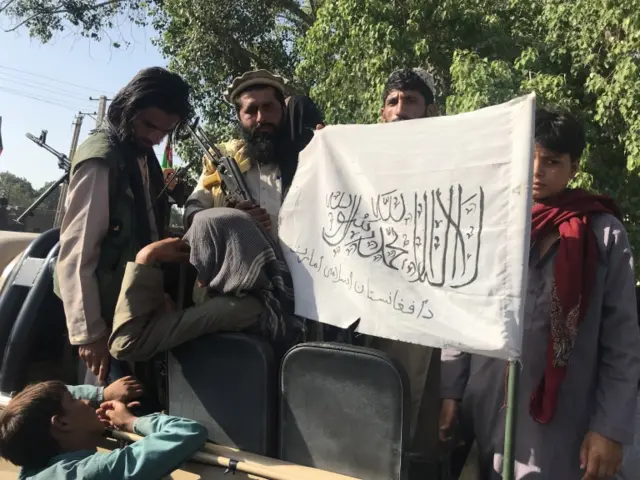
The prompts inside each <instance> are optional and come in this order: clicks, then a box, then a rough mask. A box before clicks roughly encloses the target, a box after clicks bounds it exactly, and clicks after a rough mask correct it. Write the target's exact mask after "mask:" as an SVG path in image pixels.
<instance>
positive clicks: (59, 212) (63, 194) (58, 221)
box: [53, 113, 84, 228]
mask: <svg viewBox="0 0 640 480" xmlns="http://www.w3.org/2000/svg"><path fill="white" fill-rule="evenodd" d="M83 118H84V115H82V114H81V113H79V114H78V115H76V119H75V121H74V122H73V137H72V139H71V147H70V148H69V161H72V160H73V155H74V153H76V148H77V147H78V140H79V139H80V130H81V129H82V120H83ZM66 199H67V182H65V183H63V184H62V185H60V197H59V198H58V207H57V208H56V217H55V219H54V221H53V228H58V227H60V225H62V219H63V218H64V212H65V202H66Z"/></svg>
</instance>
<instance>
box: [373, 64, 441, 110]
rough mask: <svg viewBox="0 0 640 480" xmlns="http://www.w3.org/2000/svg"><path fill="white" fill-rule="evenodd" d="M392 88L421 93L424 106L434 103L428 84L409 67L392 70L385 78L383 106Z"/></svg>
mask: <svg viewBox="0 0 640 480" xmlns="http://www.w3.org/2000/svg"><path fill="white" fill-rule="evenodd" d="M393 90H400V91H401V92H405V91H407V90H413V91H415V92H419V93H420V95H422V98H424V104H425V106H429V105H433V104H434V103H435V99H434V97H433V92H432V91H431V89H430V88H429V86H428V85H427V84H426V83H425V81H424V80H423V79H422V77H421V76H420V75H418V74H417V73H416V72H414V71H413V70H411V69H410V68H405V69H403V70H398V71H396V72H393V73H392V74H391V75H390V76H389V78H388V79H387V83H386V84H385V86H384V91H383V92H382V105H383V106H384V104H385V102H386V101H387V97H388V96H389V94H390V93H391V92H392V91H393Z"/></svg>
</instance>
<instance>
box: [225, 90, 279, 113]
mask: <svg viewBox="0 0 640 480" xmlns="http://www.w3.org/2000/svg"><path fill="white" fill-rule="evenodd" d="M265 88H270V89H272V90H273V91H274V93H275V96H276V100H278V102H279V103H280V105H281V106H282V108H283V109H284V107H285V101H284V94H283V93H282V92H281V91H280V90H278V89H277V88H275V87H273V86H271V85H267V84H258V85H251V86H250V87H247V88H244V89H242V90H240V91H239V92H238V93H236V95H235V96H234V97H233V105H234V107H236V114H239V113H240V108H241V107H242V103H241V102H240V97H241V96H242V95H243V94H245V93H247V92H255V91H257V90H264V89H265Z"/></svg>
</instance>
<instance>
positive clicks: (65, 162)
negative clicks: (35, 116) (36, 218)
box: [14, 130, 71, 225]
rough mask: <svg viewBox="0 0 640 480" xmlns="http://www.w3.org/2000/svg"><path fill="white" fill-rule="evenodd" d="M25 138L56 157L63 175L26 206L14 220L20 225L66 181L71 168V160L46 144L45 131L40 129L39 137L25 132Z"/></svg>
mask: <svg viewBox="0 0 640 480" xmlns="http://www.w3.org/2000/svg"><path fill="white" fill-rule="evenodd" d="M26 136H27V138H28V139H29V140H31V141H32V142H34V143H35V144H36V145H38V146H40V147H42V148H44V149H45V150H46V151H47V152H49V153H51V154H52V155H54V156H55V157H56V158H57V159H58V167H59V168H60V169H62V170H63V171H64V175H62V176H61V177H60V178H59V179H58V180H56V181H55V182H54V183H52V184H51V186H50V187H49V188H47V189H46V190H45V191H44V192H42V195H40V196H39V197H38V198H37V199H36V200H35V201H34V202H33V203H32V204H31V205H30V206H29V208H27V209H26V210H25V211H24V213H23V214H22V215H20V217H18V218H17V219H16V220H14V221H15V222H16V223H18V224H20V225H22V221H23V220H24V219H25V218H27V217H28V216H29V215H31V214H32V212H33V211H34V210H35V209H36V208H38V207H39V206H40V204H41V203H42V202H44V201H45V200H46V198H47V197H48V196H49V195H51V194H52V193H53V191H54V190H55V189H56V188H58V187H59V186H60V185H62V184H63V183H64V182H66V181H67V180H68V178H69V170H70V169H71V162H70V161H69V158H68V157H67V156H66V155H65V154H64V153H60V152H59V151H57V150H56V149H55V148H51V147H50V146H49V145H47V131H46V130H42V132H41V133H40V136H39V137H36V136H35V135H32V134H31V133H27V134H26Z"/></svg>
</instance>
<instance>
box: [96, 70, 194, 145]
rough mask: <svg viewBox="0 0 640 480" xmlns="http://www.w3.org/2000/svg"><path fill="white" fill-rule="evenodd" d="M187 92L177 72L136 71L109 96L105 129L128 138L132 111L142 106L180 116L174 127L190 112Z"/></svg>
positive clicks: (136, 110) (122, 137) (130, 129)
mask: <svg viewBox="0 0 640 480" xmlns="http://www.w3.org/2000/svg"><path fill="white" fill-rule="evenodd" d="M189 93H190V87H189V84H188V83H187V82H185V81H184V80H183V79H182V77H180V75H177V74H175V73H172V72H170V71H169V70H166V69H164V68H161V67H151V68H146V69H144V70H140V71H139V72H138V73H137V74H136V76H135V77H133V79H132V80H131V81H130V82H129V83H128V84H127V85H126V86H125V87H124V88H122V89H121V90H120V91H119V92H118V93H116V95H115V97H113V100H112V101H111V105H109V110H108V111H107V122H108V126H109V129H110V131H111V133H112V134H114V135H115V136H116V137H117V138H118V139H119V140H121V141H122V140H125V139H128V138H129V137H130V135H131V134H132V132H133V121H134V119H135V117H136V114H137V113H139V112H140V111H141V110H143V109H145V108H149V107H156V108H159V109H160V110H162V111H163V112H165V113H168V114H170V115H177V116H178V117H180V122H179V123H178V126H177V127H176V130H178V129H179V128H180V127H181V126H182V125H184V124H185V123H186V122H188V121H189V119H190V117H191V116H192V114H193V107H192V106H191V102H190V101H189Z"/></svg>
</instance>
